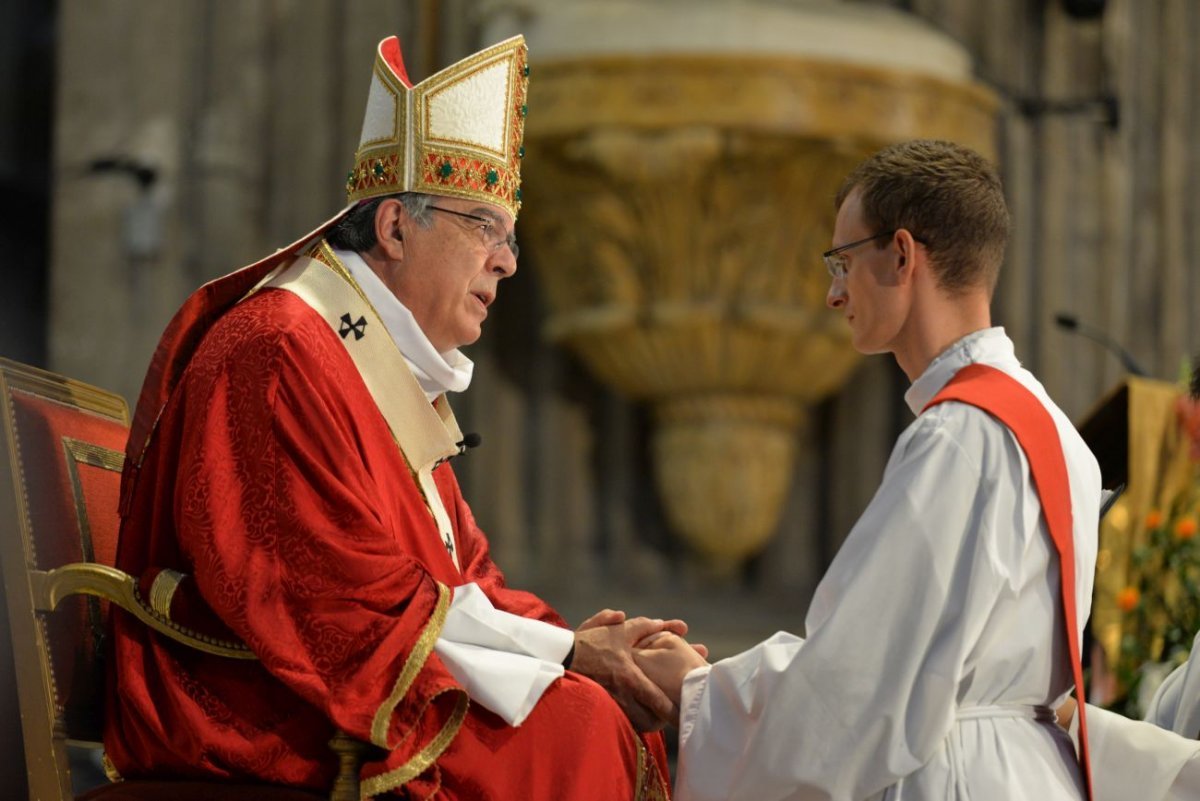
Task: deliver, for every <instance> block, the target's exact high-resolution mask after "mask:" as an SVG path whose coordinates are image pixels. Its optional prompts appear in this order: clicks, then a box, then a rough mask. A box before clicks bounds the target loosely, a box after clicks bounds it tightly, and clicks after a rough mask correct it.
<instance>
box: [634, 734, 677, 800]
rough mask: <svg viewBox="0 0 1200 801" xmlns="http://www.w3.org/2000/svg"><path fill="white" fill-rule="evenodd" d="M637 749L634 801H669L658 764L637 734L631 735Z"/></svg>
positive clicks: (669, 796)
mask: <svg viewBox="0 0 1200 801" xmlns="http://www.w3.org/2000/svg"><path fill="white" fill-rule="evenodd" d="M633 739H634V740H635V741H636V742H637V747H638V755H637V760H638V766H637V783H636V784H635V785H634V793H633V797H634V801H670V798H671V794H670V791H669V790H668V789H667V784H666V782H665V781H664V780H663V777H662V775H661V774H660V773H659V772H658V763H657V762H655V761H654V757H653V756H651V754H650V749H649V748H647V747H646V744H645V743H644V742H642V738H641V736H640V735H638V734H636V733H635V734H634V735H633Z"/></svg>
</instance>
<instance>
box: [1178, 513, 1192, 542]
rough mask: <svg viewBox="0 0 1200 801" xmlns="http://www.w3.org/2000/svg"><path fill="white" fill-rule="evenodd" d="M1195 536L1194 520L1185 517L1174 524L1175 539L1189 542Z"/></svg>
mask: <svg viewBox="0 0 1200 801" xmlns="http://www.w3.org/2000/svg"><path fill="white" fill-rule="evenodd" d="M1194 536H1196V518H1194V517H1185V518H1183V519H1182V520H1180V521H1179V522H1178V523H1176V524H1175V538H1176V539H1180V540H1190V539H1191V538H1192V537H1194Z"/></svg>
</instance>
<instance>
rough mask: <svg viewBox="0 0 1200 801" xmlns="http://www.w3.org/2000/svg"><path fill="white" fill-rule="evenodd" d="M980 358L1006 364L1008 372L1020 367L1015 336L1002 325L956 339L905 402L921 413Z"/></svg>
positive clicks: (991, 362) (920, 377) (927, 369)
mask: <svg viewBox="0 0 1200 801" xmlns="http://www.w3.org/2000/svg"><path fill="white" fill-rule="evenodd" d="M976 362H985V363H987V364H991V365H993V366H996V367H1001V368H1005V369H1006V371H1007V372H1013V371H1015V370H1016V369H1018V368H1019V367H1020V362H1018V361H1017V354H1016V349H1015V348H1014V347H1013V343H1012V340H1011V339H1009V338H1008V335H1007V334H1005V333H1004V329H1003V328H1001V327H1000V326H995V327H993V328H981V329H980V330H978V331H973V332H971V333H970V334H967V335H966V336H965V337H962V338H961V339H958V340H956V341H955V342H954V343H953V344H951V345H950V347H948V348H946V349H945V350H944V351H942V352H941V353H939V354H938V355H937V356H936V357H935V358H934V360H933V361H931V362H930V363H929V366H928V367H926V368H925V372H923V373H921V375H920V376H918V377H917V380H916V381H914V382H912V386H910V387H909V388H908V391H907V392H905V393H904V402H905V403H907V404H908V408H909V409H911V410H912V413H913V414H918V415H919V414H920V413H921V410H922V409H924V408H925V405H926V404H928V403H929V401H931V400H933V396H934V395H936V394H938V393H939V392H941V391H942V387H944V386H946V384H947V383H948V382H949V381H950V379H951V378H953V377H954V374H955V373H957V372H958V371H959V370H961V369H962V368H964V367H966V366H967V365H968V364H975V363H976Z"/></svg>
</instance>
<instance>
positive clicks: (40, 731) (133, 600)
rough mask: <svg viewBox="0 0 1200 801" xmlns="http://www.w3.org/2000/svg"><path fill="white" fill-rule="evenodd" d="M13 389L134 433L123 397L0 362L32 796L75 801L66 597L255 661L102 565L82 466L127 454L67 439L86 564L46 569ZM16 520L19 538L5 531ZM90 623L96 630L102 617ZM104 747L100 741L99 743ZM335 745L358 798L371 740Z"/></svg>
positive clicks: (7, 578)
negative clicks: (58, 615) (65, 683)
mask: <svg viewBox="0 0 1200 801" xmlns="http://www.w3.org/2000/svg"><path fill="white" fill-rule="evenodd" d="M14 392H19V393H26V394H28V395H32V396H34V397H36V398H38V399H40V400H42V401H48V402H50V403H57V404H61V405H63V406H65V407H68V408H70V409H72V410H76V411H81V412H83V413H85V414H91V415H95V416H97V417H99V418H101V419H103V420H106V421H110V422H113V423H116V424H118V425H120V426H121V427H123V428H125V429H128V428H129V408H128V406H127V405H126V403H125V400H124V399H123V398H121V397H120V396H118V395H114V394H112V393H110V392H105V391H104V390H102V389H99V388H97V387H94V386H91V385H89V384H85V383H83V382H81V381H75V380H72V379H69V378H66V377H63V376H60V375H57V374H55V373H51V372H47V371H45V370H40V369H38V368H36V367H30V366H28V365H24V364H21V363H19V362H15V361H12V360H10V359H6V358H2V357H0V441H3V443H4V451H5V453H0V565H2V566H3V573H2V576H3V581H4V589H5V600H6V602H7V606H8V617H9V622H10V629H11V639H12V642H13V643H14V644H16V643H36V644H37V647H36V648H33V649H32V650H30V649H28V648H20V649H18V648H14V654H13V656H14V663H15V664H14V668H15V673H16V676H15V679H16V685H17V694H18V698H19V706H20V712H21V729H22V735H23V739H24V744H25V763H26V773H27V777H28V784H29V797H30V798H31V799H34V798H36V799H39V800H40V801H72V799H73V797H74V796H73V793H72V789H71V780H70V769H69V767H68V757H67V744H68V739H69V737H68V735H69V732H68V731H67V727H66V724H65V722H64V719H63V706H62V704H61V702H60V699H59V698H58V696H57V688H56V685H55V681H54V665H53V664H52V661H51V658H50V653H51V651H50V648H49V643H48V638H47V633H46V630H45V628H44V620H45V616H46V615H49V614H50V613H52V612H53V611H54V610H55V609H56V608H57V607H58V605H59V603H60V602H61V601H62V599H64V598H66V597H69V596H72V595H87V596H94V597H97V598H103V599H106V600H108V601H110V602H111V603H114V604H116V605H117V606H119V607H121V608H122V609H124V610H125V611H126V612H129V613H130V614H132V615H133V616H134V617H135V618H137V619H138V620H139V621H141V622H142V623H143V624H145V625H147V626H149V627H150V628H152V629H154V630H155V631H157V632H159V633H160V634H163V635H165V636H167V637H170V638H171V639H173V640H175V641H177V642H180V643H183V644H184V645H187V646H189V647H191V648H195V649H197V650H200V651H204V652H207V653H210V654H216V655H218V656H224V657H229V658H233V659H256V658H257V657H255V655H254V653H253V652H252V651H251V650H250V649H249V648H247V647H246V646H245V645H244V644H243V643H240V642H235V641H227V640H220V639H216V638H213V637H210V636H206V635H204V634H201V633H199V632H194V631H191V630H189V629H186V628H184V627H182V626H180V625H178V624H177V623H175V622H174V621H172V620H171V619H170V618H168V617H166V616H164V615H162V614H160V613H159V612H158V611H156V610H155V609H153V608H152V607H151V606H150V604H149V603H148V602H147V601H146V600H145V599H144V598H143V597H142V596H141V593H140V592H139V590H138V583H137V580H136V579H135V578H134V577H133V576H131V575H129V574H127V573H125V572H123V571H121V570H118V569H117V568H115V567H112V566H109V565H105V564H101V563H99V562H95V561H86V560H91V559H93V558H94V555H93V553H92V548H91V539H90V524H89V520H88V515H87V511H86V508H85V506H84V503H83V496H82V489H81V485H80V482H79V477H78V464H81V463H82V464H89V465H92V466H94V467H99V468H102V469H106V470H112V471H115V472H117V473H119V472H120V471H121V469H122V466H123V464H124V454H123V453H120V452H117V451H113V450H110V449H108V448H104V447H101V446H98V445H95V444H93V443H87V442H83V441H80V440H75V439H72V438H70V437H66V436H64V437H63V448H64V458H65V459H66V460H67V462H66V464H67V471H68V475H69V477H70V480H71V484H72V489H73V492H74V501H75V510H76V515H77V520H78V523H79V529H80V536H81V551H82V553H83V555H84V558H85V561H84V562H77V563H70V564H63V565H59V566H56V567H53V568H50V569H41V568H39V567H38V566H37V565H38V562H37V558H36V555H37V549H36V543H35V541H34V533H33V530H32V524H31V510H30V505H29V504H30V500H29V493H28V491H27V488H26V476H27V474H26V471H25V468H26V466H25V462H24V458H23V454H22V450H21V441H20V437H19V434H18V427H17V424H16V419H15V418H16V411H15V409H14V405H13V398H14V395H13V393H14ZM13 521H15V523H16V525H15V527H14V528H15V531H6V530H5V527H8V526H10V525H11V524H12V522H13ZM96 615H97V617H96V619H95V620H94V622H93V625H99V619H98V610H97V612H96ZM97 745H98V744H97ZM330 747H331V748H332V749H333V751H334V752H335V754H336V756H337V758H338V764H339V772H338V776H337V779H336V781H335V783H334V785H333V787H332V790H331V793H330V798H331V801H360V791H359V764H360V762H361V759H362V757H363V754H364V752H365V750H366V745H365V744H364V743H361V742H358V741H356V740H353V739H351V738H349V737H347V736H346V735H344V734H341V733H339V734H337V735H336V736H335V737H334V738H333V740H331V741H330Z"/></svg>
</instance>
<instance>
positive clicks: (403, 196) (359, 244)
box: [325, 192, 435, 253]
mask: <svg viewBox="0 0 1200 801" xmlns="http://www.w3.org/2000/svg"><path fill="white" fill-rule="evenodd" d="M385 200H399V201H400V203H401V204H402V205H403V206H404V210H405V211H406V212H408V216H410V217H412V218H413V220H414V221H415V222H416V223H417V225H419V226H421V227H422V228H428V227H429V225H430V222H431V220H432V215H431V214H430V213H429V207H430V206H432V205H433V202H434V200H435V198H434V196H433V195H426V194H424V193H422V192H402V193H400V194H396V195H382V196H380V197H373V198H371V199H370V200H364V201H362V202H361V203H359V204H358V205H357V206H355V207H354V208H353V209H351V210H350V213H348V214H347V215H346V216H345V217H343V218H342V219H341V220H339V221H338V223H337V225H335V226H333V228H330V229H329V233H327V234H325V238H326V239H327V240H329V244H330V245H332V246H333V247H335V248H338V249H339V250H353V251H355V252H356V253H363V252H365V251H368V250H370V249H371V248H373V247H375V243H376V241H378V240H376V238H375V211H376V210H377V209H378V208H379V204H380V203H382V202H383V201H385Z"/></svg>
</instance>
